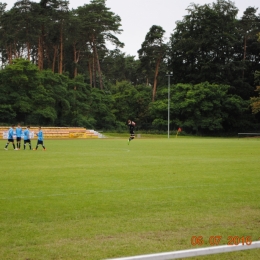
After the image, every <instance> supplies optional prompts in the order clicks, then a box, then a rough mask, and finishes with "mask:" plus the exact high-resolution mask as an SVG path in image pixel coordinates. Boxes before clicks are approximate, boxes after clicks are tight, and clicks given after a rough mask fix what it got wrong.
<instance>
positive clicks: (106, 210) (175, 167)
mask: <svg viewBox="0 0 260 260" xmlns="http://www.w3.org/2000/svg"><path fill="white" fill-rule="evenodd" d="M33 142H35V141H33ZM5 143H6V140H3V139H2V140H1V141H0V145H2V147H3V148H4V145H5ZM33 145H34V143H33ZM45 145H46V147H47V148H48V149H47V151H46V152H42V151H36V152H35V151H29V150H25V151H22V150H21V151H16V152H14V151H13V150H11V149H10V150H8V151H5V150H4V149H2V150H1V151H0V152H1V174H0V183H1V191H0V234H1V236H0V252H1V256H2V257H3V259H61V258H62V259H90V260H91V259H93V260H95V259H109V258H118V257H127V256H138V255H147V254H159V253H161V252H173V251H180V250H193V249H201V248H204V247H211V246H212V245H211V244H210V237H217V236H221V237H222V238H221V241H220V243H219V246H227V242H228V237H229V236H231V237H236V236H238V237H239V238H243V237H244V239H245V240H244V242H250V241H252V243H253V242H254V241H259V237H260V234H259V230H260V228H259V227H260V226H259V225H260V224H259V223H260V222H259V216H260V208H259V199H260V195H259V183H260V176H259V166H260V160H259V145H260V142H259V139H258V138H250V139H247V138H239V139H238V138H233V139H232V138H183V137H181V136H179V137H178V138H175V137H174V138H170V139H169V140H168V139H167V138H165V139H162V138H160V139H159V138H158V139H157V138H148V139H146V138H145V137H143V135H142V137H141V138H139V139H135V140H134V141H133V142H131V144H130V145H127V137H126V138H106V139H73V138H71V139H67V140H53V139H47V140H46V141H45ZM194 237H196V239H195V238H194ZM200 237H202V238H203V244H201V245H200V241H201V240H200V239H199V238H200ZM247 237H250V239H251V240H246V238H247ZM192 238H193V239H192ZM214 241H215V240H211V243H213V242H214ZM235 241H236V240H235ZM196 243H197V245H196ZM247 246H248V245H245V247H247ZM230 254H231V255H230ZM220 256H221V258H220ZM259 256H260V253H259V249H253V250H244V251H239V252H232V253H223V254H220V255H218V254H217V255H210V256H201V257H200V258H199V259H232V258H235V259H240V260H241V259H259Z"/></svg>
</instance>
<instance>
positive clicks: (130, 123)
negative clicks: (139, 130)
mask: <svg viewBox="0 0 260 260" xmlns="http://www.w3.org/2000/svg"><path fill="white" fill-rule="evenodd" d="M127 124H128V127H129V133H130V137H129V139H128V144H129V142H130V141H131V140H133V139H134V138H135V132H134V130H135V122H134V121H131V120H128V123H127Z"/></svg>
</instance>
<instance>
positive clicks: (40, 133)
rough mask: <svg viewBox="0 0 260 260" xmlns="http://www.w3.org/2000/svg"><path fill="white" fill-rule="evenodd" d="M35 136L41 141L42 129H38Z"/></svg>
mask: <svg viewBox="0 0 260 260" xmlns="http://www.w3.org/2000/svg"><path fill="white" fill-rule="evenodd" d="M37 136H38V140H39V141H43V132H42V130H40V131H39V132H38V133H37Z"/></svg>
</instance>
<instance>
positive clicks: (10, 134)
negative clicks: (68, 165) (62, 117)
mask: <svg viewBox="0 0 260 260" xmlns="http://www.w3.org/2000/svg"><path fill="white" fill-rule="evenodd" d="M127 125H128V127H129V132H130V137H129V139H128V144H129V143H130V141H131V140H133V139H134V138H135V133H134V128H135V122H134V121H132V120H128V122H127ZM14 128H15V125H12V126H11V127H10V129H9V130H8V137H7V143H6V145H5V148H4V149H5V150H8V145H9V143H12V144H13V148H14V150H20V148H21V139H22V134H23V136H24V138H23V140H24V144H23V149H24V150H25V149H26V144H28V145H29V149H30V150H32V145H31V138H30V126H27V127H26V129H25V130H24V131H23V130H22V128H21V126H20V125H19V124H18V125H17V127H16V128H15V129H14ZM14 135H16V147H15V142H14ZM36 135H37V137H38V140H37V144H36V147H35V149H33V150H37V149H38V146H39V145H42V148H43V150H46V148H45V146H44V145H43V132H42V129H41V127H39V131H38V133H36Z"/></svg>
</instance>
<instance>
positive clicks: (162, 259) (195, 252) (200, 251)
mask: <svg viewBox="0 0 260 260" xmlns="http://www.w3.org/2000/svg"><path fill="white" fill-rule="evenodd" d="M256 248H260V241H255V242H252V243H251V244H250V245H245V244H244V243H240V244H238V245H224V246H212V247H204V248H196V249H188V250H179V251H172V252H164V253H158V254H149V255H139V256H129V257H121V258H110V259H107V260H170V259H178V258H188V257H194V256H202V255H213V254H219V253H228V252H234V251H241V250H249V249H256Z"/></svg>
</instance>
